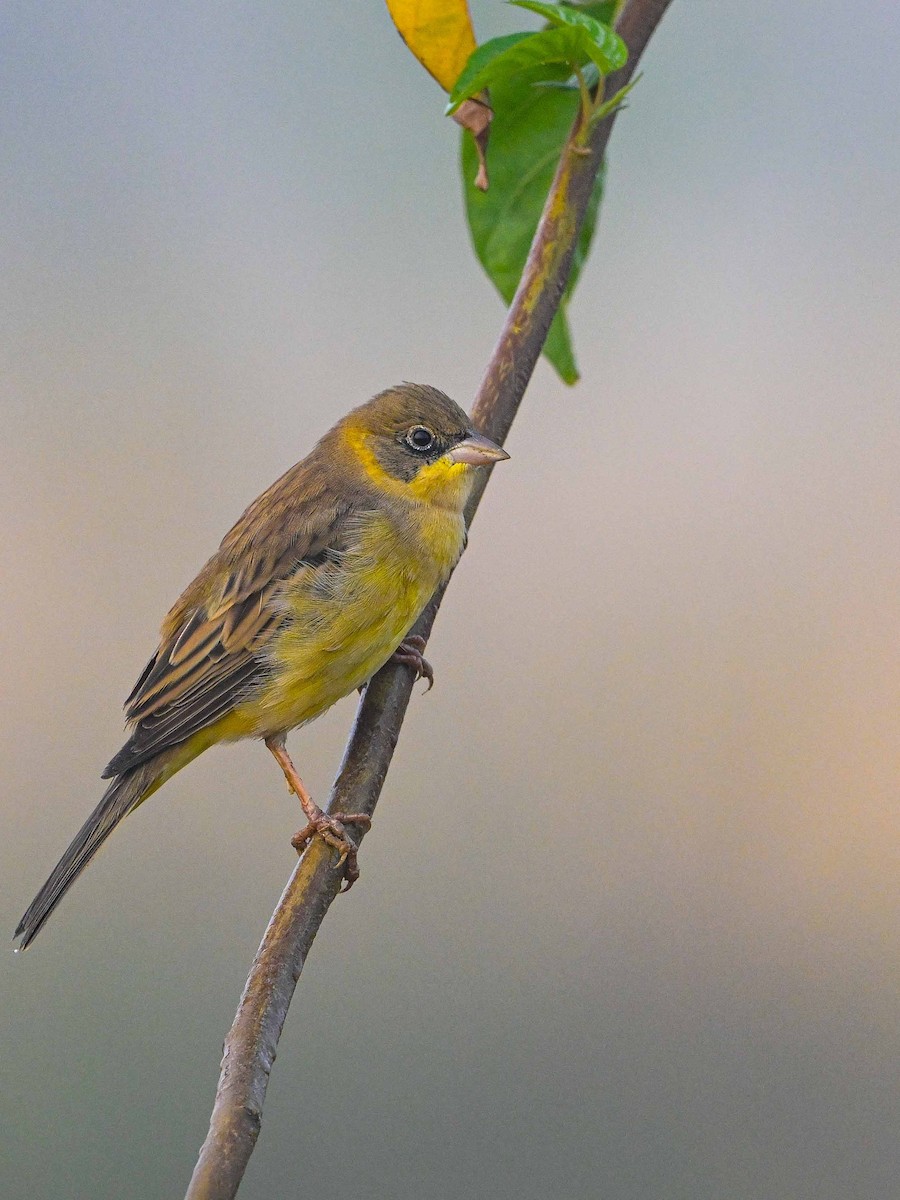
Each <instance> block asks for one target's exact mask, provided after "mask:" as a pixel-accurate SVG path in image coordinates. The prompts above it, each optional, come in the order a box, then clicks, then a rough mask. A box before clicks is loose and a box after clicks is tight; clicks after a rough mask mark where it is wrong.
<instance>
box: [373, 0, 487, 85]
mask: <svg viewBox="0 0 900 1200" xmlns="http://www.w3.org/2000/svg"><path fill="white" fill-rule="evenodd" d="M387 6H388V11H389V12H390V14H391V17H392V19H393V22H394V24H395V25H396V26H397V29H398V31H399V33H400V36H401V37H402V38H403V40H404V42H406V44H407V46H409V48H410V50H411V51H412V52H413V54H414V55H415V56H416V58H417V59H418V60H419V62H420V63H421V64H422V66H423V67H424V68H425V70H426V71H428V73H429V74H430V75H433V76H434V78H435V79H436V80H437V81H438V83H439V84H440V85H441V87H442V88H443V89H444V91H446V92H449V91H450V90H451V88H452V87H453V85H454V83H456V80H457V79H458V78H459V74H460V72H461V71H462V69H463V67H464V66H465V65H466V60H467V59H468V57H469V55H470V54H471V53H472V51H473V50H474V49H475V34H474V32H473V30H472V18H471V17H470V16H469V6H468V4H467V3H466V0H387Z"/></svg>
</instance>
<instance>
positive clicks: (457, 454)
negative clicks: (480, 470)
mask: <svg viewBox="0 0 900 1200" xmlns="http://www.w3.org/2000/svg"><path fill="white" fill-rule="evenodd" d="M447 457H448V458H449V459H450V461H451V462H453V463H468V464H469V466H470V467H486V466H488V464H489V463H494V462H502V461H503V459H504V458H509V455H508V454H507V453H506V451H505V450H504V449H503V447H502V446H498V445H497V443H496V442H492V441H491V439H490V438H486V437H485V436H484V434H483V433H473V434H470V435H469V437H467V438H466V440H465V441H464V442H457V443H456V445H455V446H454V447H453V449H452V450H450V451H448V453H447Z"/></svg>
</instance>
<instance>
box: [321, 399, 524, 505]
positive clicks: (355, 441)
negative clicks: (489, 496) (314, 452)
mask: <svg viewBox="0 0 900 1200" xmlns="http://www.w3.org/2000/svg"><path fill="white" fill-rule="evenodd" d="M338 431H339V432H340V435H341V436H342V437H343V440H344V443H345V445H346V446H347V447H348V448H349V449H350V451H351V453H352V454H353V455H354V456H355V457H356V459H357V460H358V462H359V464H360V465H361V466H362V468H363V470H364V471H365V473H366V475H367V476H368V478H369V480H370V481H371V482H372V483H375V484H376V485H377V486H379V487H381V488H382V489H386V490H388V491H390V492H391V493H392V494H395V495H404V496H406V497H407V498H409V499H411V500H419V501H423V502H425V503H432V504H438V505H440V506H442V507H448V508H458V509H460V510H462V508H463V506H464V504H465V502H466V499H467V497H468V494H469V491H470V489H471V485H472V479H473V471H474V468H476V467H484V466H488V465H489V464H491V463H495V462H500V461H501V460H502V459H504V458H509V455H508V454H507V453H506V451H505V450H503V449H501V447H500V446H498V445H497V444H496V443H495V442H492V441H491V440H490V439H489V438H486V437H484V435H483V434H480V433H478V432H477V430H475V429H474V428H473V426H472V423H471V421H470V420H469V418H468V417H467V416H466V414H465V413H464V412H463V410H462V409H461V408H460V407H459V405H458V404H455V403H454V401H452V400H451V399H450V397H449V396H445V395H444V393H443V392H439V391H438V390H437V388H433V387H427V386H426V385H424V384H415V383H403V384H400V385H399V386H397V387H393V388H389V389H388V390H387V391H385V392H380V393H379V394H378V395H377V396H375V397H374V398H373V399H372V400H369V401H368V403H366V404H363V405H361V406H360V407H359V408H356V409H354V410H353V412H351V413H349V414H348V415H347V416H346V417H345V418H344V420H343V421H341V423H340V425H339V426H338Z"/></svg>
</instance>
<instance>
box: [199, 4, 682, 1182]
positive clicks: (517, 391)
mask: <svg viewBox="0 0 900 1200" xmlns="http://www.w3.org/2000/svg"><path fill="white" fill-rule="evenodd" d="M670 2H671V0H629V3H628V4H627V5H626V7H625V9H624V11H623V12H622V14H621V16H620V18H619V21H618V25H617V29H618V32H619V34H620V35H621V36H622V38H623V39H624V41H625V43H626V45H627V46H628V49H629V59H628V63H627V65H626V66H625V67H624V68H623V69H622V70H621V71H620V72H618V73H617V74H616V75H614V76H611V77H610V79H609V83H608V92H609V94H613V93H614V92H616V91H618V89H619V88H621V87H623V86H624V85H625V84H626V83H627V82H628V80H629V79H630V78H631V76H632V75H633V74H634V71H635V68H636V67H637V64H638V62H639V60H640V58H641V55H642V54H643V52H644V49H645V47H646V45H647V43H648V41H649V40H650V37H651V36H652V34H653V31H654V30H655V29H656V26H657V25H658V24H659V21H660V20H661V18H662V16H663V14H664V12H665V10H666V8H667V7H668V6H669V3H670ZM615 118H616V112H615V111H614V112H612V113H610V114H609V115H608V116H607V117H605V118H604V119H603V120H602V121H600V122H598V124H597V125H596V127H595V128H594V129H593V130H592V131H591V134H590V137H589V139H588V141H587V143H586V146H587V148H588V149H589V151H590V153H588V154H585V153H584V152H583V150H580V148H576V138H578V135H579V134H580V133H581V121H582V114H581V113H579V115H578V116H577V117H576V120H575V124H574V126H573V128H572V130H571V132H570V134H569V137H568V139H567V142H566V145H565V147H564V148H563V152H562V157H561V158H560V163H559V167H558V168H557V172H556V177H555V179H554V181H553V185H552V187H551V189H550V192H549V195H548V197H547V202H546V204H545V206H544V211H543V214H542V216H541V220H540V223H539V225H538V228H537V231H536V232H535V236H534V241H533V242H532V246H531V250H530V252H529V255H528V261H527V262H526V264H525V267H524V270H523V272H522V279H521V281H520V283H519V288H518V291H517V292H516V294H515V297H514V298H513V302H512V305H511V306H510V309H509V312H508V314H507V317H506V322H505V324H504V326H503V329H502V331H501V333H500V337H499V340H498V342H497V345H496V347H495V349H494V353H493V354H492V356H491V360H490V362H489V363H488V367H487V370H486V372H485V375H484V379H483V380H482V383H481V386H480V388H479V390H478V394H477V396H476V399H475V404H474V406H473V409H472V418H473V421H474V423H475V425H476V426H477V427H478V428H479V429H481V430H482V431H483V432H484V433H486V434H487V435H488V437H491V438H494V439H495V440H496V441H498V442H500V443H501V444H502V442H503V441H504V440H505V438H506V435H507V434H508V433H509V430H510V426H511V425H512V423H513V420H514V418H515V415H516V413H517V411H518V408H519V405H520V403H521V401H522V397H523V395H524V393H525V388H526V387H527V385H528V382H529V380H530V379H531V374H532V372H533V370H534V367H535V364H536V362H537V360H538V357H539V356H540V353H541V349H542V347H543V345H544V340H545V338H546V336H547V330H548V329H549V328H550V322H551V321H552V320H553V317H554V315H555V313H556V311H557V309H558V308H559V302H560V299H561V297H562V294H563V291H564V289H565V285H566V281H567V279H568V277H569V270H570V268H571V264H572V255H573V253H574V249H575V246H576V244H577V240H578V234H579V231H580V228H581V223H582V221H583V219H584V214H585V211H586V209H587V203H588V199H589V198H590V194H591V189H592V187H593V184H594V180H595V178H596V176H597V171H598V170H599V167H600V164H601V162H602V161H603V156H604V154H605V152H606V146H607V143H608V141H609V136H610V133H611V131H612V127H613V124H614V122H615ZM488 480H489V473H488V472H486V471H484V472H479V480H478V484H477V485H476V488H475V490H474V491H473V494H472V497H471V500H470V502H469V506H468V509H467V512H466V517H467V520H468V522H469V523H470V524H471V521H472V518H473V517H474V515H475V511H476V509H477V508H478V505H479V503H480V502H481V497H482V495H483V494H484V489H485V487H486V486H487V483H488ZM442 598H443V592H440V593H438V594H437V595H436V596H435V597H434V598H433V599H432V601H431V602H430V604H429V605H428V607H427V608H426V610H425V612H424V613H423V614H422V616H421V617H420V618H419V620H418V622H417V623H416V626H415V629H414V632H416V633H418V634H421V635H422V636H423V637H424V638H426V639H427V638H428V635H429V634H430V633H431V628H432V625H433V624H434V619H435V616H436V615H437V610H438V608H439V606H440V603H441V600H442ZM412 688H413V678H412V675H411V673H410V672H409V671H408V670H406V669H404V668H402V667H400V666H397V665H392V664H388V665H387V666H385V667H383V668H382V669H381V670H380V671H379V672H378V674H377V675H376V676H375V678H374V679H373V680H372V682H371V683H370V684H369V686H368V687H367V688H366V692H365V695H364V697H363V700H362V702H361V704H360V706H359V709H358V711H357V715H356V720H355V722H354V726H353V730H352V732H351V734H350V739H349V741H348V743H347V748H346V751H345V753H344V760H343V762H342V764H341V768H340V771H339V772H338V775H337V778H336V779H335V782H334V786H333V787H332V790H331V796H330V798H329V804H328V811H329V812H332V813H341V812H365V813H368V814H369V815H371V814H372V813H373V812H374V809H375V805H376V804H377V802H378V797H379V794H380V792H381V788H382V785H383V784H384V780H385V776H386V775H387V771H388V767H389V766H390V762H391V758H392V757H393V753H394V748H395V747H396V745H397V739H398V738H399V736H400V728H401V726H402V724H403V718H404V716H405V714H406V708H407V705H408V704H409V699H410V695H411V693H412ZM362 833H363V831H362V830H361V829H360V830H359V836H362ZM334 860H335V854H334V851H332V850H331V849H330V848H329V847H328V846H326V845H325V844H324V842H323V841H322V840H321V838H316V839H315V840H314V841H313V842H312V843H311V844H310V846H309V847H308V848H307V850H306V851H305V853H304V855H303V857H302V858H301V859H300V861H299V862H298V864H297V866H296V867H295V869H294V872H293V875H292V876H291V878H290V880H289V881H288V884H287V887H286V888H285V890H284V892H283V894H282V896H281V899H280V900H279V902H278V907H277V908H276V909H275V912H274V913H273V915H272V919H271V921H270V922H269V926H268V928H267V929H266V932H265V935H264V937H263V940H262V944H261V945H260V947H259V950H258V951H257V954H256V958H255V960H254V962H253V966H252V967H251V969H250V975H249V977H248V979H247V983H246V985H245V987H244V993H243V995H242V996H241V1001H240V1004H239V1006H238V1011H237V1015H236V1017H235V1020H234V1024H233V1025H232V1027H231V1030H230V1032H229V1034H228V1037H227V1038H226V1040H225V1047H224V1055H223V1058H222V1069H221V1075H220V1077H219V1085H218V1088H217V1091H216V1100H215V1106H214V1107H213V1111H212V1117H211V1119H210V1126H209V1133H208V1134H207V1137H206V1141H205V1142H204V1143H203V1147H202V1149H201V1151H200V1157H199V1159H198V1160H197V1165H196V1167H195V1168H194V1173H193V1175H192V1177H191V1182H190V1185H189V1187H188V1190H187V1194H186V1197H185V1200H231V1197H233V1196H235V1195H236V1193H237V1190H238V1187H239V1186H240V1182H241V1179H242V1178H243V1175H244V1171H245V1169H246V1166H247V1163H248V1161H249V1159H250V1155H251V1154H252V1153H253V1148H254V1146H255V1145H256V1139H257V1137H258V1135H259V1129H260V1125H261V1123H262V1109H263V1103H264V1101H265V1095H266V1086H267V1084H268V1081H269V1074H270V1072H271V1070H272V1063H273V1062H274V1060H275V1051H276V1047H277V1045H278V1039H279V1037H280V1036H281V1030H282V1028H283V1026H284V1021H285V1017H286V1016H287V1010H288V1006H289V1005H290V1002H291V997H292V996H293V994H294V988H295V986H296V984H297V980H298V979H299V977H300V972H301V971H302V970H303V966H304V964H305V962H306V956H307V955H308V953H309V950H310V947H311V946H312V943H313V939H314V938H315V936H316V933H317V932H318V929H319V926H320V925H321V923H322V919H323V918H324V916H325V913H326V912H327V911H328V908H329V906H330V904H331V902H332V900H334V898H335V896H336V895H337V893H338V890H339V888H340V884H341V872H340V870H339V869H338V868H337V867H336V866H335V865H334Z"/></svg>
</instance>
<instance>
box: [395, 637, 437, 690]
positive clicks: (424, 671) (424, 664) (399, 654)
mask: <svg viewBox="0 0 900 1200" xmlns="http://www.w3.org/2000/svg"><path fill="white" fill-rule="evenodd" d="M424 649H425V639H424V638H423V637H419V635H418V634H417V633H411V634H410V635H409V637H405V638H404V639H403V641H402V642H401V643H400V645H399V646H398V647H397V649H396V650H395V651H394V653H393V655H392V658H391V661H392V662H399V663H403V664H404V665H405V666H407V667H412V669H413V670H414V671H415V673H416V679H427V680H428V687H427V688H426V689H425V691H426V692H430V691H431V689H432V688H433V687H434V670H433V669H432V666H431V663H430V662H429V661H428V659H427V658H423V657H422V651H423V650H424Z"/></svg>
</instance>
